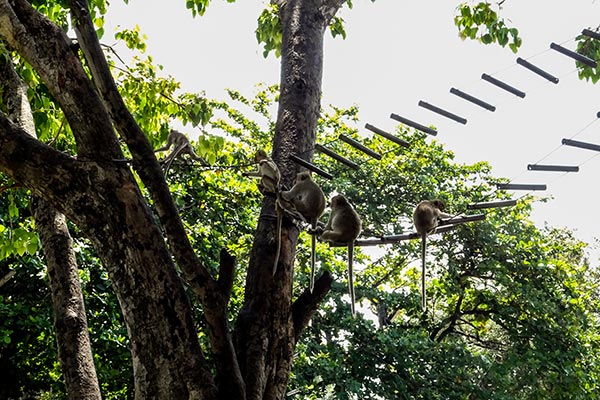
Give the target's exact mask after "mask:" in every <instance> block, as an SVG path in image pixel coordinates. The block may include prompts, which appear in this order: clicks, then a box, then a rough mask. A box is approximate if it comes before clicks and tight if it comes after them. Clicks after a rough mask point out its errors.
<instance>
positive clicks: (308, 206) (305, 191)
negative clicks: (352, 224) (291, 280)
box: [280, 171, 325, 292]
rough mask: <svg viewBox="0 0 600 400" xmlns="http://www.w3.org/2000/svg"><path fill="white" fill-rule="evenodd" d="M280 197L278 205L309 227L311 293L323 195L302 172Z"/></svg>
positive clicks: (323, 202) (305, 173) (323, 208)
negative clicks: (295, 215)
mask: <svg viewBox="0 0 600 400" xmlns="http://www.w3.org/2000/svg"><path fill="white" fill-rule="evenodd" d="M280 197H281V199H280V200H281V201H280V204H281V205H282V206H283V207H284V208H285V209H286V210H287V211H293V212H295V213H296V214H299V216H300V217H301V219H303V220H304V221H305V222H307V223H309V224H310V226H311V230H310V231H309V233H310V235H311V254H310V271H311V272H310V291H311V292H312V290H313V288H314V286H315V281H314V276H315V264H316V254H317V253H316V247H317V239H316V235H317V224H318V222H319V218H321V215H323V211H325V195H324V194H323V191H322V190H321V188H320V187H319V185H317V184H316V183H315V181H313V180H312V178H311V176H310V173H309V172H307V171H303V172H299V173H298V174H297V175H296V182H295V184H294V186H293V187H292V188H291V189H290V190H289V191H282V192H281V193H280Z"/></svg>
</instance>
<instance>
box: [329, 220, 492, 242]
mask: <svg viewBox="0 0 600 400" xmlns="http://www.w3.org/2000/svg"><path fill="white" fill-rule="evenodd" d="M483 219H485V214H475V215H460V216H457V217H453V218H449V219H446V220H443V221H440V222H439V225H438V227H437V228H436V229H435V233H433V235H434V234H436V233H445V232H448V231H451V230H452V229H454V228H456V227H457V226H458V225H460V224H464V223H466V222H474V221H481V220H483ZM420 237H421V235H420V234H418V233H417V232H411V233H405V234H403V235H390V236H384V237H380V238H376V239H363V240H355V241H354V246H355V247H365V246H379V245H382V244H393V243H398V242H402V241H404V240H413V239H419V238H420ZM329 245H330V246H331V247H346V246H347V245H348V243H342V242H333V243H329Z"/></svg>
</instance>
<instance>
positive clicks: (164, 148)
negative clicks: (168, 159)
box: [154, 144, 171, 153]
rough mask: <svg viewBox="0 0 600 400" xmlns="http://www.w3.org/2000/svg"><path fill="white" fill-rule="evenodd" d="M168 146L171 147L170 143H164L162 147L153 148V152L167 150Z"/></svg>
mask: <svg viewBox="0 0 600 400" xmlns="http://www.w3.org/2000/svg"><path fill="white" fill-rule="evenodd" d="M169 147H171V145H170V144H166V145H164V146H163V147H160V148H158V149H156V150H154V152H155V153H158V152H159V151H165V150H169Z"/></svg>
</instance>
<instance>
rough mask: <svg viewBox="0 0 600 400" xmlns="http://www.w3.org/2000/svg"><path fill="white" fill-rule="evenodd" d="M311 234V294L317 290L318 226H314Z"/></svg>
mask: <svg viewBox="0 0 600 400" xmlns="http://www.w3.org/2000/svg"><path fill="white" fill-rule="evenodd" d="M312 230H313V231H312V232H311V234H310V292H311V293H312V292H313V289H314V288H315V264H316V263H317V224H316V223H314V224H312Z"/></svg>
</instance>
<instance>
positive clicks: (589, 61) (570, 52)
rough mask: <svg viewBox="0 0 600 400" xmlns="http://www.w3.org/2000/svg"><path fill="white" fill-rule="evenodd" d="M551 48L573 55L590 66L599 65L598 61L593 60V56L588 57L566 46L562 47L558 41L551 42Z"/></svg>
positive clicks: (572, 56)
mask: <svg viewBox="0 0 600 400" xmlns="http://www.w3.org/2000/svg"><path fill="white" fill-rule="evenodd" d="M550 48H551V49H552V50H556V51H558V52H559V53H562V54H564V55H565V56H567V57H571V58H572V59H574V60H576V61H579V62H580V63H582V64H585V65H587V66H588V67H592V68H596V67H597V66H598V64H597V63H596V61H594V60H592V59H591V58H588V57H586V56H584V55H582V54H579V53H576V52H574V51H571V50H569V49H566V48H564V47H562V46H561V45H559V44H556V43H550Z"/></svg>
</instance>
